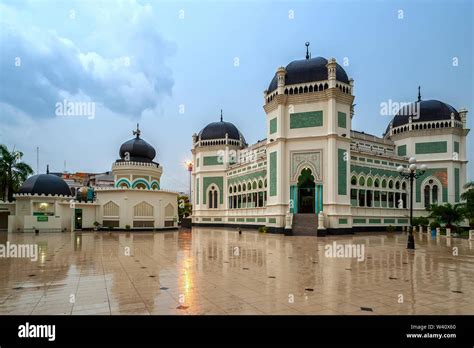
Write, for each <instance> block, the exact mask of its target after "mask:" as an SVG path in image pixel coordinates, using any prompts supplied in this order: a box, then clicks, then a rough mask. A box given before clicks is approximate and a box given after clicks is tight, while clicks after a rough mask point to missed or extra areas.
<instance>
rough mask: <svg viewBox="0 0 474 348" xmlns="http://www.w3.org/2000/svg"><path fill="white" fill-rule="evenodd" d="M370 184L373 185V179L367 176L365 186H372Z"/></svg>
mask: <svg viewBox="0 0 474 348" xmlns="http://www.w3.org/2000/svg"><path fill="white" fill-rule="evenodd" d="M372 185H373V180H372V178H368V179H367V186H368V187H372Z"/></svg>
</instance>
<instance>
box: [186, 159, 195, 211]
mask: <svg viewBox="0 0 474 348" xmlns="http://www.w3.org/2000/svg"><path fill="white" fill-rule="evenodd" d="M184 164H185V165H186V168H188V172H189V203H191V173H192V171H193V162H191V161H189V160H188V161H185V162H184Z"/></svg>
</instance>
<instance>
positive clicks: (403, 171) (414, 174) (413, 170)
mask: <svg viewBox="0 0 474 348" xmlns="http://www.w3.org/2000/svg"><path fill="white" fill-rule="evenodd" d="M408 163H409V166H408V169H407V168H405V167H403V166H398V167H397V171H398V173H399V174H400V176H402V177H404V178H407V179H410V232H409V234H408V243H407V249H413V250H414V249H415V238H414V237H413V181H414V180H415V179H418V178H419V177H420V176H422V175H423V174H425V172H426V165H424V164H422V165H421V166H420V168H419V169H418V166H417V165H416V158H415V157H410V159H409V160H408ZM417 169H418V170H417Z"/></svg>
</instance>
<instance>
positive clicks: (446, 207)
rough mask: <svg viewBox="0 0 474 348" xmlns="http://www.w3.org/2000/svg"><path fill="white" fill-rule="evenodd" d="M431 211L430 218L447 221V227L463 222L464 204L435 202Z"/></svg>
mask: <svg viewBox="0 0 474 348" xmlns="http://www.w3.org/2000/svg"><path fill="white" fill-rule="evenodd" d="M429 211H431V214H430V216H429V217H430V218H433V219H436V221H438V222H442V223H445V224H446V227H448V228H451V227H452V226H453V224H456V223H458V222H461V221H462V220H463V219H464V207H463V205H462V204H455V205H452V204H451V203H445V204H443V205H436V204H433V205H432V206H431V208H430V209H429Z"/></svg>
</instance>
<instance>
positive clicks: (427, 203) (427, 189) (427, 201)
mask: <svg viewBox="0 0 474 348" xmlns="http://www.w3.org/2000/svg"><path fill="white" fill-rule="evenodd" d="M424 193H425V194H424V198H425V208H428V207H429V206H430V185H426V186H425V190H424Z"/></svg>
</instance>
